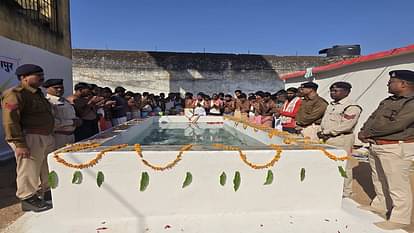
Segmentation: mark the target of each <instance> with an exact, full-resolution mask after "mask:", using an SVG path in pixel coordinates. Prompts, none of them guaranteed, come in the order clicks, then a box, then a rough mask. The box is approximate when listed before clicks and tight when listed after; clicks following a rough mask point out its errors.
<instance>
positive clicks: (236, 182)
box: [233, 171, 241, 192]
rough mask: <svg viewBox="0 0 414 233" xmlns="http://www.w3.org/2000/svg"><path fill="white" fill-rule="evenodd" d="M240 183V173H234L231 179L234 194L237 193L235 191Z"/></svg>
mask: <svg viewBox="0 0 414 233" xmlns="http://www.w3.org/2000/svg"><path fill="white" fill-rule="evenodd" d="M240 183H241V177H240V172H239V171H236V172H235V173H234V179H233V188H234V191H235V192H237V190H239V188H240Z"/></svg>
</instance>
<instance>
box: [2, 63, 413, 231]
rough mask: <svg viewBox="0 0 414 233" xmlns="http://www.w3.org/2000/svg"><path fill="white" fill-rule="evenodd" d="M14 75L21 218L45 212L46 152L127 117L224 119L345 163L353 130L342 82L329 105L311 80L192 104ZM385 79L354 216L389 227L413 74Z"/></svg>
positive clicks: (7, 114) (12, 134)
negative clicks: (366, 196) (368, 191)
mask: <svg viewBox="0 0 414 233" xmlns="http://www.w3.org/2000/svg"><path fill="white" fill-rule="evenodd" d="M16 75H17V77H18V79H19V82H20V84H19V85H18V86H16V87H13V88H11V89H10V90H8V91H6V92H5V93H3V95H2V101H1V102H2V103H1V104H2V112H3V127H4V130H5V135H6V140H7V142H8V143H9V145H10V146H11V148H12V149H13V150H14V152H15V157H16V162H17V170H16V171H17V197H19V198H20V199H21V200H22V209H23V210H25V211H43V210H46V209H49V208H51V205H50V203H49V202H48V201H50V200H51V198H52V197H51V193H50V190H49V187H48V183H47V180H48V178H47V175H48V167H47V159H46V158H47V154H48V153H49V152H51V151H53V150H55V149H57V148H60V147H62V146H64V145H66V144H70V143H74V142H77V141H81V140H84V139H86V138H89V137H91V136H93V135H95V134H97V133H98V132H99V131H103V130H106V129H109V128H111V127H114V126H116V125H119V124H122V123H124V122H126V121H128V120H131V119H134V118H145V117H149V116H156V115H184V116H186V117H188V118H189V119H190V120H191V119H193V117H194V116H206V115H213V116H220V115H231V116H234V117H237V118H240V119H242V120H245V121H250V122H253V123H255V124H260V125H264V126H267V127H273V128H277V129H280V130H283V131H287V132H289V133H294V134H298V135H302V136H303V137H306V138H309V139H310V140H311V141H313V142H321V141H323V142H324V143H326V144H329V145H333V146H337V147H340V148H342V149H344V150H345V151H346V152H347V153H348V155H349V157H350V158H351V155H352V148H353V145H354V141H355V134H354V130H355V127H356V125H357V122H358V120H359V116H360V114H361V112H362V110H363V109H362V107H361V106H359V105H358V104H357V103H356V102H354V101H353V100H352V99H351V98H350V97H349V94H350V93H351V89H352V85H351V84H350V83H348V82H344V81H340V82H335V83H333V84H332V85H331V86H330V96H331V100H329V101H328V100H325V99H324V98H322V97H320V96H319V95H318V93H317V90H318V85H317V84H316V83H314V82H306V83H303V84H301V85H300V86H299V87H297V88H295V87H290V88H288V89H286V90H279V91H277V92H276V93H273V94H272V93H269V92H263V91H257V92H255V93H243V92H242V91H241V90H235V92H234V93H227V94H225V93H214V94H212V95H208V94H205V93H203V92H199V93H197V94H196V95H195V96H194V94H193V93H185V95H184V96H181V95H180V93H168V94H167V95H165V94H164V93H160V94H158V95H156V94H153V93H149V92H143V93H142V94H141V93H134V92H131V91H127V90H125V88H123V87H116V88H115V89H114V90H112V89H111V88H109V87H99V86H97V85H94V84H88V83H82V82H81V83H77V84H76V85H75V87H74V93H73V94H72V95H69V96H68V97H66V98H64V94H65V87H64V85H63V80H62V79H49V80H46V81H44V74H43V69H42V68H41V67H39V66H37V65H31V64H26V65H22V66H20V67H19V68H18V69H17V70H16ZM389 75H390V81H389V83H388V90H389V93H390V94H391V96H390V97H388V98H386V99H385V100H383V101H382V102H381V103H380V105H379V107H378V109H377V110H376V111H375V112H374V113H372V114H371V116H370V117H369V118H368V120H367V121H366V122H365V124H364V125H363V127H362V129H361V130H360V131H359V133H358V138H359V139H360V140H361V141H362V142H363V143H367V144H368V145H369V148H370V155H369V162H370V166H371V168H372V174H371V175H372V180H373V184H374V188H375V191H376V193H377V196H376V197H375V198H374V200H373V201H372V203H371V205H369V206H362V207H361V208H363V209H366V210H370V211H373V212H376V213H379V214H381V215H384V216H386V217H387V218H388V220H387V221H384V222H380V223H378V224H377V226H378V227H381V228H383V229H398V228H401V227H403V226H405V225H407V224H410V221H411V210H412V192H411V188H410V181H409V180H410V179H409V175H410V172H409V171H410V168H411V166H412V161H413V158H414V111H413V110H414V72H413V71H409V70H396V71H391V72H390V73H389ZM41 86H43V87H44V88H45V91H46V96H44V94H43V92H42V90H41V89H40V87H41ZM346 174H347V178H345V182H344V189H343V196H344V197H350V196H351V195H352V163H350V162H348V163H347V165H346ZM39 183H40V186H39ZM387 203H392V205H391V206H390V205H388V204H387Z"/></svg>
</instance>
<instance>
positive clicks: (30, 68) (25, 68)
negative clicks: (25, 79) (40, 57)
mask: <svg viewBox="0 0 414 233" xmlns="http://www.w3.org/2000/svg"><path fill="white" fill-rule="evenodd" d="M36 73H43V69H42V67H40V66H38V65H33V64H24V65H21V66H19V67H17V69H16V72H15V74H16V75H17V77H20V76H26V75H31V74H36Z"/></svg>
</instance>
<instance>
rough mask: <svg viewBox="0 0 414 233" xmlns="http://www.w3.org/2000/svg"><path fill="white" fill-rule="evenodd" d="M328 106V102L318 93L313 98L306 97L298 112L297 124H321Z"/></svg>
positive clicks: (304, 125)
mask: <svg viewBox="0 0 414 233" xmlns="http://www.w3.org/2000/svg"><path fill="white" fill-rule="evenodd" d="M327 106H328V102H327V101H326V100H325V99H324V98H322V97H320V96H318V95H316V96H314V97H312V98H304V99H303V100H302V105H301V106H300V108H299V110H298V113H297V114H296V124H297V125H298V126H301V127H306V126H309V125H312V124H317V125H319V124H320V123H321V121H322V117H323V114H324V113H325V110H326V107H327Z"/></svg>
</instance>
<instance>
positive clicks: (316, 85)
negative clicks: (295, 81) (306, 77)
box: [300, 82, 318, 91]
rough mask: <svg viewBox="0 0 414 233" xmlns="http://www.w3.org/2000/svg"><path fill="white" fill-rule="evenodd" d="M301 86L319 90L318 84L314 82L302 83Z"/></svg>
mask: <svg viewBox="0 0 414 233" xmlns="http://www.w3.org/2000/svg"><path fill="white" fill-rule="evenodd" d="M300 87H301V88H311V89H313V90H315V91H316V90H318V84H316V83H314V82H307V83H302V84H301V85H300Z"/></svg>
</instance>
